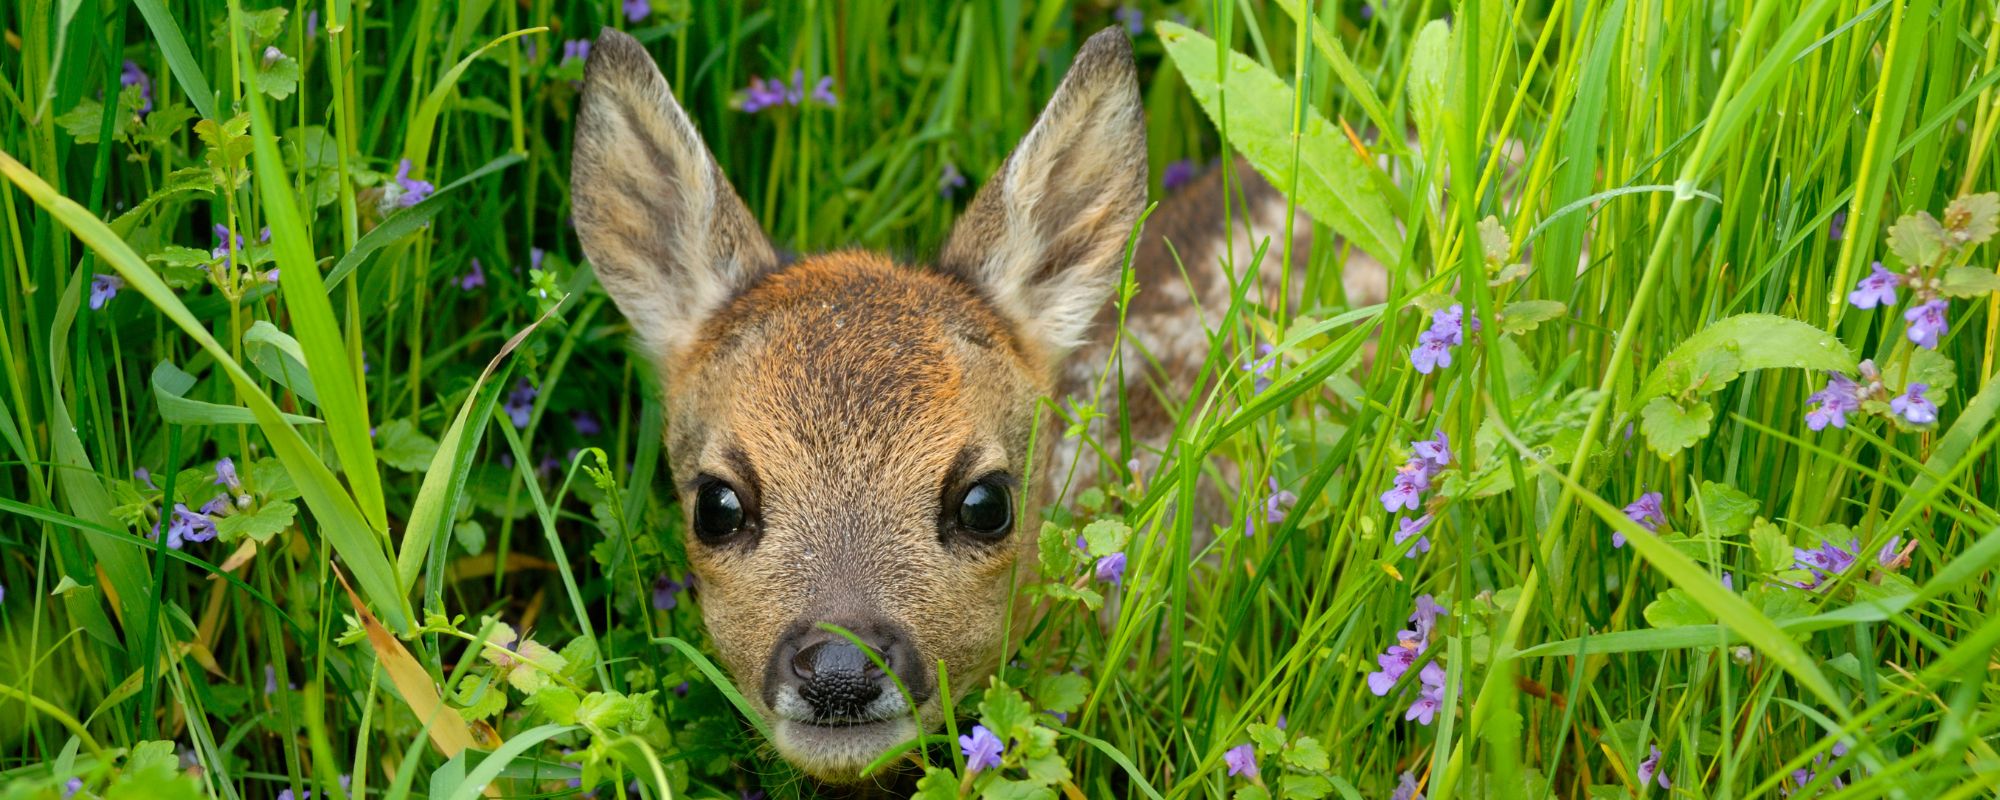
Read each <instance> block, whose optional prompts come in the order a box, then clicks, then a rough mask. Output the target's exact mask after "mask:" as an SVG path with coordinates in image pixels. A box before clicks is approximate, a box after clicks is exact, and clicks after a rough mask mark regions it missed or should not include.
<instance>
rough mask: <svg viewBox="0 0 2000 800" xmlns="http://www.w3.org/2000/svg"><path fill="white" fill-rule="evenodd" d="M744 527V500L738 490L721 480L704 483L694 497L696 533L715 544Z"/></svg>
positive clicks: (703, 539) (702, 538)
mask: <svg viewBox="0 0 2000 800" xmlns="http://www.w3.org/2000/svg"><path fill="white" fill-rule="evenodd" d="M742 528H743V501H742V499H740V498H738V497H737V496H736V490H735V489H732V488H730V486H729V484H726V483H723V482H721V481H710V482H708V483H705V484H702V487H701V489H700V490H698V491H697V492H696V493H695V498H694V533H695V535H696V536H698V537H700V538H701V540H702V541H704V542H708V543H711V544H713V543H716V542H719V541H721V540H723V539H727V538H729V536H730V534H733V533H735V532H737V531H739V530H742Z"/></svg>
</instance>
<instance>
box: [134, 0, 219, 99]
mask: <svg viewBox="0 0 2000 800" xmlns="http://www.w3.org/2000/svg"><path fill="white" fill-rule="evenodd" d="M132 4H133V5H135V6H138V8H139V14H140V15H141V16H143V17H145V18H146V27H147V28H149V29H151V30H152V32H153V43H154V44H155V45H158V46H159V48H160V55H162V56H165V57H166V59H167V69H168V70H170V71H172V72H173V73H174V83H176V84H179V86H180V88H181V89H182V90H184V91H185V92H186V93H187V98H188V102H190V103H193V104H194V107H195V110H196V111H200V112H201V115H202V116H203V117H205V118H208V119H215V118H216V116H217V114H216V109H215V90H213V89H210V88H208V76H207V75H205V74H203V73H202V71H201V62H199V61H196V60H195V58H194V54H193V53H192V52H190V51H189V50H188V45H187V36H186V35H185V34H183V33H182V32H181V26H180V23H178V22H176V21H174V15H173V14H172V13H170V12H168V11H167V7H166V3H165V2H164V0H133V2H132Z"/></svg>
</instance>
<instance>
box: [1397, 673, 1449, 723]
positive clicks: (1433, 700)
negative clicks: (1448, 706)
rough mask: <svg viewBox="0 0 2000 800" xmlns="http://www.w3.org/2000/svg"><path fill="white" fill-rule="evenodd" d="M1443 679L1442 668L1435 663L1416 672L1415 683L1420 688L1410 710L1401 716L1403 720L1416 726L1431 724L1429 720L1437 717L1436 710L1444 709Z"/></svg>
mask: <svg viewBox="0 0 2000 800" xmlns="http://www.w3.org/2000/svg"><path fill="white" fill-rule="evenodd" d="M1444 678H1445V672H1444V667H1442V666H1440V665H1439V664H1438V663H1437V662H1436V661H1432V662H1431V663H1429V664H1425V665H1424V668H1423V669H1421V670H1418V672H1417V681H1418V683H1420V684H1422V688H1420V689H1418V690H1417V699H1416V700H1415V701H1413V702H1411V703H1410V710H1409V711H1407V712H1405V713H1404V714H1403V719H1405V720H1416V721H1417V724H1418V725H1429V724H1431V720H1433V719H1435V718H1436V717H1437V712H1438V709H1441V708H1444Z"/></svg>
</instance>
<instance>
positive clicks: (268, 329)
mask: <svg viewBox="0 0 2000 800" xmlns="http://www.w3.org/2000/svg"><path fill="white" fill-rule="evenodd" d="M243 354H244V355H246V356H249V357H250V364H251V366H254V367H256V368H257V371H258V372H262V373H264V377H267V378H270V379H271V380H272V381H273V382H275V383H277V384H278V385H279V386H283V387H285V388H287V389H290V390H292V393H293V394H296V395H298V396H299V397H300V398H301V399H303V400H305V401H306V402H308V403H311V404H313V405H319V392H316V391H314V390H313V382H312V373H311V371H310V370H308V369H306V352H305V349H304V348H301V347H299V341H298V340H297V339H294V338H292V335H291V334H289V333H286V332H284V331H281V330H278V326H276V325H272V324H271V323H269V322H266V321H264V320H261V319H260V320H257V321H256V322H253V323H250V329H249V330H247V331H244V332H243Z"/></svg>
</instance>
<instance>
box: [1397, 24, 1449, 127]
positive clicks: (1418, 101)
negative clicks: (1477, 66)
mask: <svg viewBox="0 0 2000 800" xmlns="http://www.w3.org/2000/svg"><path fill="white" fill-rule="evenodd" d="M1450 71H1451V25H1450V24H1448V23H1446V22H1445V21H1444V20H1441V19H1434V20H1431V21H1430V22H1428V23H1426V24H1425V25H1424V28H1423V30H1421V31H1418V32H1417V40H1416V43H1415V44H1413V45H1411V47H1410V78H1409V82H1408V83H1407V84H1406V85H1407V86H1408V87H1409V92H1410V113H1411V114H1413V115H1414V116H1415V117H1416V121H1417V130H1418V131H1420V132H1422V134H1423V136H1424V137H1425V139H1426V140H1429V139H1430V138H1431V137H1432V136H1434V135H1435V133H1436V132H1437V130H1438V127H1437V126H1438V124H1439V122H1440V121H1441V118H1442V117H1443V116H1444V101H1445V95H1446V87H1445V80H1446V76H1447V75H1448V74H1449V73H1450Z"/></svg>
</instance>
